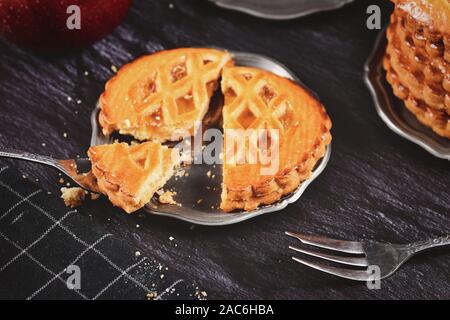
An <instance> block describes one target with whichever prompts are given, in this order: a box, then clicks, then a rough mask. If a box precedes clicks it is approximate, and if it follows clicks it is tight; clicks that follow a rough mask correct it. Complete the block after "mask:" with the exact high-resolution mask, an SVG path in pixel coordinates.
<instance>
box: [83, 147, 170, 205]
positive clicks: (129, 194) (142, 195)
mask: <svg viewBox="0 0 450 320" xmlns="http://www.w3.org/2000/svg"><path fill="white" fill-rule="evenodd" d="M173 150H174V149H169V148H168V147H166V146H162V145H161V144H160V143H157V142H145V143H142V144H138V145H132V146H130V145H128V144H126V143H114V144H110V145H101V146H94V147H91V148H90V149H89V151H88V156H89V158H90V159H91V162H92V172H93V174H94V176H95V177H96V178H97V183H98V189H99V190H100V192H102V193H103V194H105V195H107V196H108V198H109V200H110V201H111V202H112V203H113V204H114V205H115V206H118V207H120V208H122V209H123V210H125V211H126V212H128V213H131V212H134V211H136V210H138V209H140V208H142V207H143V206H144V205H145V204H146V203H148V202H149V201H150V199H151V197H152V196H153V194H154V193H155V192H156V191H157V190H158V189H160V188H161V187H162V186H163V185H164V184H165V183H166V182H167V181H168V180H169V179H170V177H171V176H172V175H173V172H174V167H175V166H176V165H177V163H178V161H179V160H178V159H179V158H178V154H177V153H176V152H175V151H173Z"/></svg>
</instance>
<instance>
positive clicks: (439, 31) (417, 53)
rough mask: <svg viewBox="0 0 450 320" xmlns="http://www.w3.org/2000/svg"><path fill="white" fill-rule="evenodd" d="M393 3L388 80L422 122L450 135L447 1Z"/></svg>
mask: <svg viewBox="0 0 450 320" xmlns="http://www.w3.org/2000/svg"><path fill="white" fill-rule="evenodd" d="M393 2H394V3H395V10H394V13H393V14H392V16H391V24H390V25H389V27H388V30H387V38H388V47H387V50H386V56H385V59H384V68H385V70H386V73H387V80H388V82H389V83H390V84H391V85H392V87H393V90H394V94H395V95H396V96H397V97H398V98H400V99H401V100H403V101H404V103H405V107H406V108H407V109H408V110H409V111H410V112H411V113H413V114H414V115H415V116H416V118H417V119H418V120H419V121H420V122H421V123H423V124H424V125H426V126H428V127H430V128H431V129H432V130H433V131H434V132H436V133H437V134H438V135H440V136H443V137H446V138H450V1H448V0H393Z"/></svg>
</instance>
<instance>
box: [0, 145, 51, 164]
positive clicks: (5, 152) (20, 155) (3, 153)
mask: <svg viewBox="0 0 450 320" xmlns="http://www.w3.org/2000/svg"><path fill="white" fill-rule="evenodd" d="M0 157H4V158H14V159H20V160H25V161H31V162H37V163H42V164H45V165H48V166H51V167H55V168H59V166H58V162H57V160H55V159H53V158H51V157H48V156H42V155H39V154H35V153H30V152H25V151H19V150H13V149H2V150H0Z"/></svg>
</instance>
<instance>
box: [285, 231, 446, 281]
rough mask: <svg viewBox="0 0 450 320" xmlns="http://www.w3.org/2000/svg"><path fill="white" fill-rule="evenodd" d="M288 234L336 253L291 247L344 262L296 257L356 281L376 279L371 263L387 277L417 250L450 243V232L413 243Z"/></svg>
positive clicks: (298, 259)
mask: <svg viewBox="0 0 450 320" xmlns="http://www.w3.org/2000/svg"><path fill="white" fill-rule="evenodd" d="M286 235H288V236H291V237H294V238H296V239H298V240H300V241H301V242H302V243H304V244H308V245H311V246H315V247H319V248H324V249H328V250H332V251H335V252H336V254H328V253H322V252H318V251H312V250H308V249H300V248H296V247H293V246H289V249H292V250H294V251H297V252H300V253H303V254H306V255H309V256H313V257H316V258H321V259H325V260H328V261H332V262H336V263H338V264H342V265H343V266H342V267H334V266H330V265H327V264H324V263H321V262H309V261H306V260H303V259H300V258H296V257H292V259H294V260H295V261H297V262H300V263H302V264H304V265H306V266H308V267H311V268H314V269H317V270H320V271H323V272H326V273H330V274H333V275H335V276H338V277H342V278H346V279H351V280H357V281H370V280H374V278H373V273H372V270H371V269H370V268H369V267H370V266H377V267H379V270H380V274H379V279H384V278H387V277H389V276H391V275H392V274H393V273H394V272H395V271H397V270H398V268H399V267H400V266H401V265H402V264H403V263H405V262H406V261H407V260H408V259H409V258H411V257H412V256H414V255H415V254H416V253H419V252H421V251H424V250H427V249H431V248H435V247H439V246H445V245H450V235H449V236H444V237H439V238H435V239H430V240H425V241H419V242H414V243H410V244H389V243H380V242H369V241H367V242H366V241H364V242H356V241H342V240H334V239H329V238H324V237H317V236H307V235H303V234H299V233H294V232H286ZM339 253H340V254H339ZM345 265H347V266H354V267H359V270H357V269H350V268H344V266H345Z"/></svg>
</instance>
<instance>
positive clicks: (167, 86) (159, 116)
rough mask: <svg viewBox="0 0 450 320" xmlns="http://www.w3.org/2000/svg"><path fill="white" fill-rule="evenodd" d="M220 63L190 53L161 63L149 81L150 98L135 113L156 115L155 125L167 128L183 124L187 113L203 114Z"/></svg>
mask: <svg viewBox="0 0 450 320" xmlns="http://www.w3.org/2000/svg"><path fill="white" fill-rule="evenodd" d="M221 62H222V61H221V59H219V58H216V57H211V55H205V56H204V57H203V56H202V54H199V53H196V52H189V53H187V54H185V55H184V56H183V57H182V59H180V58H179V57H178V58H175V59H173V60H172V61H168V62H167V63H165V64H161V65H160V66H159V67H158V69H157V71H156V74H155V75H153V77H150V81H148V84H147V86H148V88H150V90H149V92H148V95H147V96H145V97H143V99H142V100H141V101H136V104H135V110H136V112H137V113H138V114H139V115H141V116H143V117H146V116H151V115H154V116H153V120H155V122H158V123H159V122H164V123H165V124H166V125H170V124H174V123H177V122H179V121H182V120H183V117H184V115H185V114H187V113H192V112H195V113H197V114H198V113H201V112H203V108H205V102H206V101H208V99H209V93H208V85H209V83H211V82H212V81H215V80H216V78H217V73H218V72H219V69H220V64H221ZM163 106H164V107H163Z"/></svg>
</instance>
